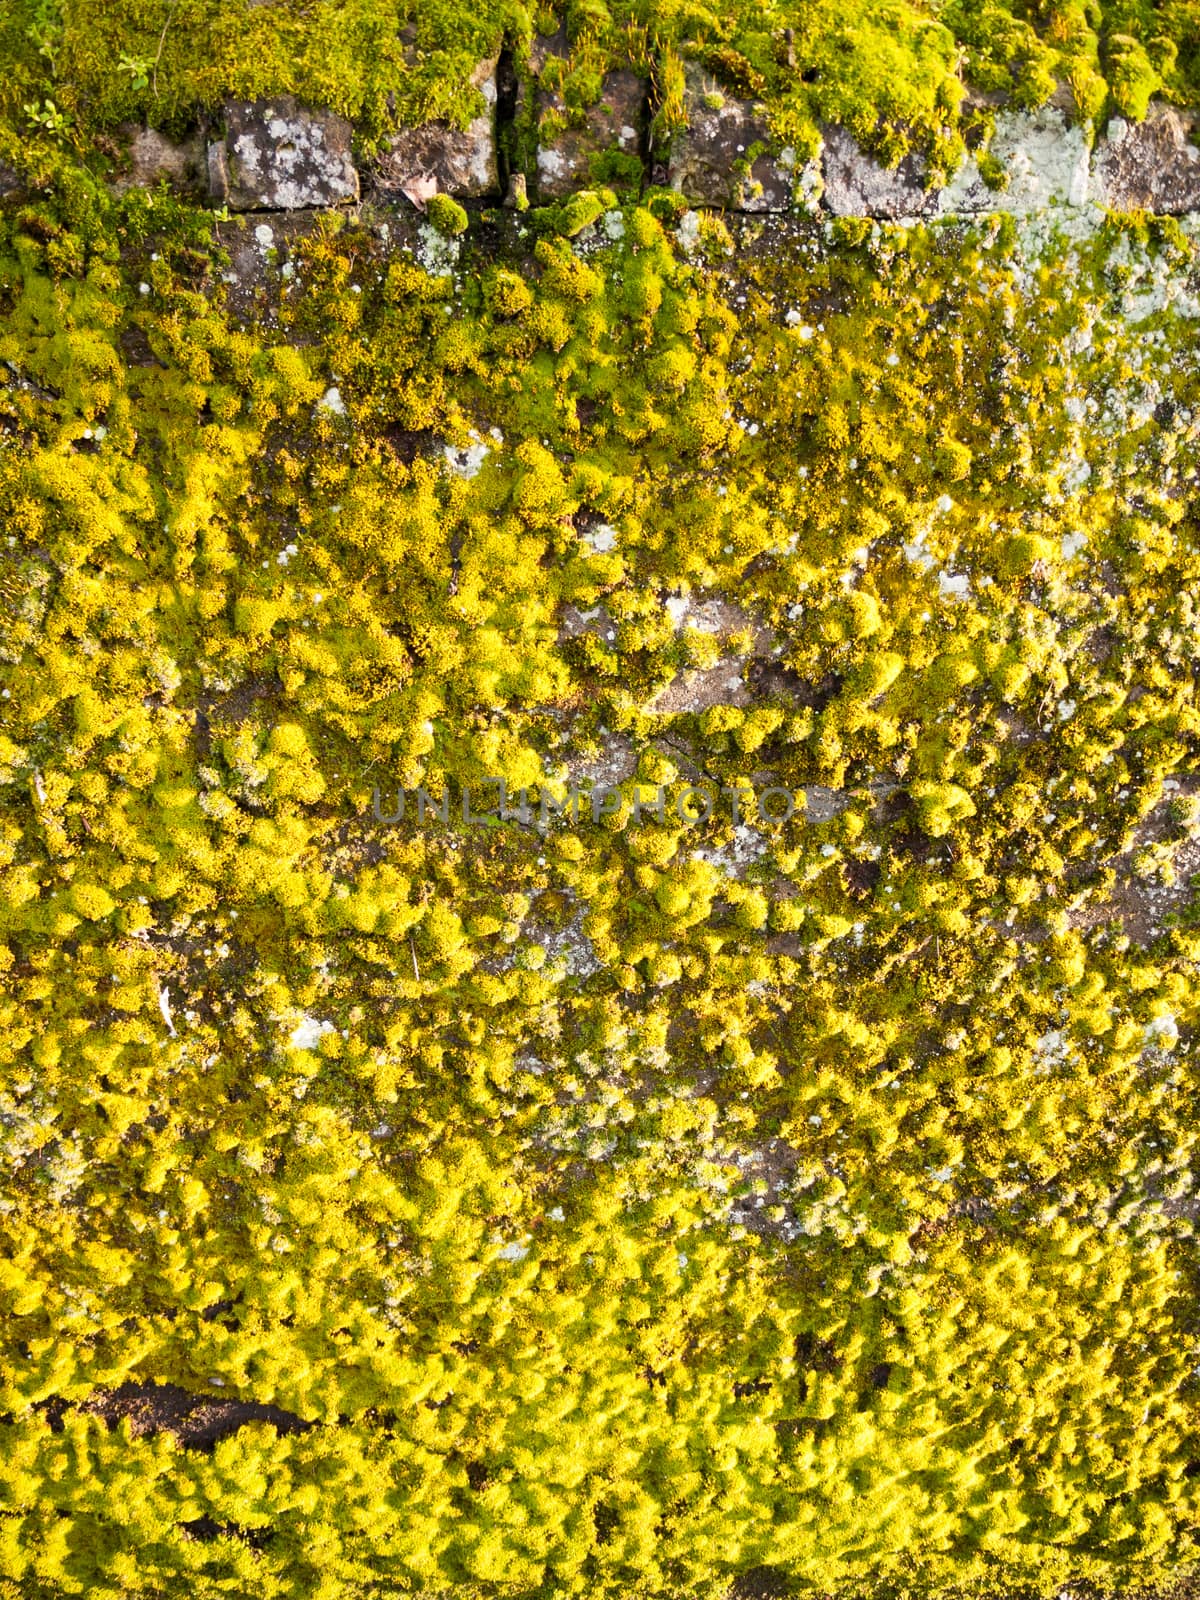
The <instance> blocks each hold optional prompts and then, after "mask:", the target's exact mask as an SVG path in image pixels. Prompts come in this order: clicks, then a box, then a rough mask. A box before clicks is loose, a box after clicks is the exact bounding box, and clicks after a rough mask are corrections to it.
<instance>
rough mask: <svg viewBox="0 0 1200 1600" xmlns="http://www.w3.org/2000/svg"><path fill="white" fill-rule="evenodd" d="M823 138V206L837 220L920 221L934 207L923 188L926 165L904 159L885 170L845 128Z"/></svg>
mask: <svg viewBox="0 0 1200 1600" xmlns="http://www.w3.org/2000/svg"><path fill="white" fill-rule="evenodd" d="M824 134H825V152H824V162H825V204H826V205H827V206H828V208H829V209H830V211H832V212H833V214H834V216H836V217H921V216H925V215H926V214H927V213H928V212H930V211H932V210H933V209H934V207H935V206H936V205H937V192H936V190H929V189H926V188H925V184H924V177H925V163H924V161H923V160H922V159H921V157H920V156H918V155H907V156H905V157H904V159H903V160H902V161H901V162H900V165H899V166H898V167H891V168H889V167H885V166H882V165H881V164H880V163H879V162H878V161H876V159H875V157H874V156H871V155H868V154H867V153H866V151H865V150H863V149H861V148H860V147H859V145H858V142H857V141H856V140H855V138H854V137H853V135H852V134H850V133H847V131H846V129H845V128H839V127H828V128H826V129H825V130H824Z"/></svg>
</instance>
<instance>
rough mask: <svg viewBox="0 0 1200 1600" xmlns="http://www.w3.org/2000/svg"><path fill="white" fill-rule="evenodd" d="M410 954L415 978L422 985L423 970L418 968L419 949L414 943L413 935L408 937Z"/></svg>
mask: <svg viewBox="0 0 1200 1600" xmlns="http://www.w3.org/2000/svg"><path fill="white" fill-rule="evenodd" d="M408 953H409V955H410V956H411V957H412V964H413V977H414V978H415V979H416V980H417V982H418V983H420V981H421V969H420V967H418V966H417V947H416V945H415V944H414V943H413V936H412V934H411V933H410V934H409V936H408Z"/></svg>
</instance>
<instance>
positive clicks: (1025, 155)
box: [938, 102, 1090, 216]
mask: <svg viewBox="0 0 1200 1600" xmlns="http://www.w3.org/2000/svg"><path fill="white" fill-rule="evenodd" d="M989 153H990V154H991V155H993V156H994V157H995V158H996V160H997V161H998V162H999V163H1000V165H1001V166H1002V167H1003V168H1004V170H1005V172H1006V173H1007V174H1008V186H1007V188H1005V189H990V188H989V187H988V186H987V184H986V183H984V181H983V179H982V177H981V176H980V173H979V167H978V165H977V164H976V162H975V160H974V158H973V157H968V158H967V160H966V161H965V162H964V163H963V165H962V167H961V168H960V169H959V171H958V172H957V173H956V174H955V176H954V178H953V179H952V181H951V182H950V184H949V185H948V187H947V188H945V189H944V190H943V191H942V193H941V196H940V198H939V200H938V210H939V211H940V212H941V213H942V214H943V215H946V214H948V213H954V212H978V211H1006V212H1011V213H1013V214H1014V215H1016V216H1027V215H1029V213H1030V212H1033V211H1040V210H1043V209H1044V208H1046V207H1048V206H1055V205H1058V206H1063V205H1069V206H1082V205H1086V203H1087V200H1088V193H1089V189H1090V158H1089V152H1088V140H1087V132H1086V130H1085V129H1084V128H1083V127H1082V126H1080V125H1079V124H1073V125H1069V124H1068V121H1067V117H1066V113H1065V109H1064V107H1063V105H1062V104H1061V103H1060V104H1055V103H1053V102H1052V103H1051V104H1050V105H1047V106H1043V107H1042V109H1041V110H1040V111H1035V112H1023V111H1007V112H1005V111H1002V112H1000V113H999V115H998V116H997V117H996V131H995V133H994V135H993V136H992V142H991V145H990V147H989Z"/></svg>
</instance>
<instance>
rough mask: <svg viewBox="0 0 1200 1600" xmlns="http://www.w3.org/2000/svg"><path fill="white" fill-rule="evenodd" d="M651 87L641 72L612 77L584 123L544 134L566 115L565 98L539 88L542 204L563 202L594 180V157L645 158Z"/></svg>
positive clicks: (540, 187)
mask: <svg viewBox="0 0 1200 1600" xmlns="http://www.w3.org/2000/svg"><path fill="white" fill-rule="evenodd" d="M645 105H646V84H645V82H644V80H643V79H642V78H639V77H638V75H637V73H636V72H625V71H621V72H610V73H608V74H606V76H605V78H604V81H603V84H602V86H601V91H600V99H599V100H598V101H597V102H596V104H595V105H594V106H589V107H588V109H587V111H586V112H585V113H584V118H583V122H582V123H581V124H578V125H575V126H571V127H566V128H560V129H558V130H557V131H555V132H546V133H543V132H542V129H543V126H544V123H545V119H546V118H547V117H548V116H551V117H552V116H554V115H556V114H558V115H561V114H562V113H563V111H564V109H565V108H564V104H563V100H562V97H561V96H560V95H559V94H558V93H557V92H556V91H555V90H553V89H549V88H539V89H538V92H537V109H538V130H539V132H538V152H537V194H538V198H539V199H542V200H561V199H563V198H565V197H566V196H567V195H569V194H572V193H573V192H574V191H575V190H576V189H580V188H585V187H586V186H587V185H588V183H589V182H590V180H591V162H592V158H593V156H600V155H603V154H604V153H605V152H606V151H609V150H619V151H621V152H622V153H623V154H625V155H630V156H639V157H640V154H641V143H642V128H643V125H644V122H645Z"/></svg>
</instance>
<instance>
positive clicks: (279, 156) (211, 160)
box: [208, 95, 358, 211]
mask: <svg viewBox="0 0 1200 1600" xmlns="http://www.w3.org/2000/svg"><path fill="white" fill-rule="evenodd" d="M225 121H226V134H225V138H224V139H223V140H221V141H217V142H215V143H213V144H210V145H209V147H208V177H209V190H210V193H211V194H212V196H213V198H214V199H216V200H223V201H224V202H225V203H226V204H227V205H228V206H229V207H230V208H231V209H232V210H234V211H298V210H301V209H303V208H304V207H306V206H331V205H337V204H339V203H340V202H342V201H345V200H357V199H358V173H357V172H356V171H355V168H354V162H353V160H352V159H351V150H350V145H351V136H352V132H353V130H352V129H351V126H350V124H349V123H348V122H347V121H346V119H345V118H344V117H339V116H336V115H335V114H334V113H333V112H332V111H314V110H310V109H308V108H307V107H304V106H301V105H300V104H298V102H297V101H296V100H295V99H294V98H293V96H291V95H276V96H274V98H273V99H271V100H257V101H245V100H233V101H228V102H227V103H226V106H225Z"/></svg>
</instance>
